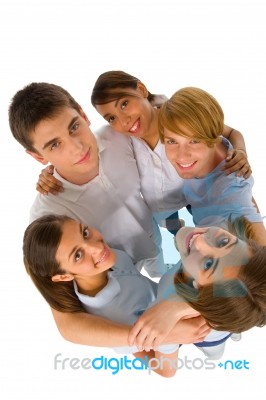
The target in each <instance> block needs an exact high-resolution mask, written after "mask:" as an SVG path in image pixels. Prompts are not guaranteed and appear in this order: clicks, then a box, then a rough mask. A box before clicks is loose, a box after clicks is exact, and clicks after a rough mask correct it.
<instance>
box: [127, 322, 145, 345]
mask: <svg viewBox="0 0 266 400" xmlns="http://www.w3.org/2000/svg"><path fill="white" fill-rule="evenodd" d="M141 327H142V325H140V324H139V323H135V325H133V327H132V329H131V331H130V332H129V335H128V344H129V346H133V345H134V344H135V341H136V337H137V336H138V334H139V333H140V331H141Z"/></svg>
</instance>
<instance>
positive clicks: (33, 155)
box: [26, 150, 48, 165]
mask: <svg viewBox="0 0 266 400" xmlns="http://www.w3.org/2000/svg"><path fill="white" fill-rule="evenodd" d="M26 153H27V154H29V155H30V156H32V157H33V158H35V160H37V161H38V162H40V163H41V164H43V165H46V164H48V161H47V160H45V158H43V157H42V156H41V155H40V154H38V153H34V152H33V151H29V150H26Z"/></svg>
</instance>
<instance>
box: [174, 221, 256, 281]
mask: <svg viewBox="0 0 266 400" xmlns="http://www.w3.org/2000/svg"><path fill="white" fill-rule="evenodd" d="M176 245H177V248H178V251H179V253H180V256H181V259H182V264H183V267H184V271H185V273H186V274H187V275H189V276H191V277H192V278H194V279H195V280H196V282H198V284H199V285H206V284H208V283H213V282H218V281H222V280H224V279H230V278H232V279H233V278H236V277H237V276H238V274H239V272H240V268H241V265H245V264H246V263H247V262H248V260H249V258H250V257H251V254H250V249H249V248H248V246H247V244H246V243H245V242H244V241H242V240H240V239H238V238H237V237H236V236H234V235H232V234H230V233H229V232H227V231H225V230H224V229H221V228H217V227H209V228H188V227H184V228H181V229H180V230H179V231H178V233H177V235H176Z"/></svg>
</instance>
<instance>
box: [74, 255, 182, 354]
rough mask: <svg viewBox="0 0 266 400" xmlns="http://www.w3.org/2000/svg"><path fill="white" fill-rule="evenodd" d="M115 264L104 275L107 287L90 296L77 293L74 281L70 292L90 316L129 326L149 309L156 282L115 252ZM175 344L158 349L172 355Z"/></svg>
mask: <svg viewBox="0 0 266 400" xmlns="http://www.w3.org/2000/svg"><path fill="white" fill-rule="evenodd" d="M115 253H116V256H117V259H116V264H115V266H114V267H113V268H112V270H110V272H108V282H107V285H106V286H105V287H104V288H103V289H102V290H101V291H100V292H98V293H97V294H96V296H94V297H90V296H88V295H85V294H82V293H79V291H78V287H77V284H76V282H75V281H73V283H74V289H75V292H76V295H77V296H78V298H79V300H80V302H81V303H82V304H83V306H84V308H85V310H86V311H87V312H88V313H90V314H94V315H98V316H101V317H104V318H108V319H110V320H112V321H115V322H118V323H121V324H127V325H133V324H134V323H135V322H136V320H137V319H138V317H139V316H140V315H141V314H142V313H143V312H144V311H145V310H146V309H147V308H149V307H150V306H151V305H152V303H153V302H154V301H155V299H156V294H157V283H155V282H153V281H152V280H150V279H149V278H146V277H145V276H143V275H142V274H141V273H140V272H139V271H137V269H136V268H135V267H134V265H133V263H132V261H131V259H130V258H129V257H128V255H127V254H126V253H125V252H123V251H119V250H115ZM177 349H178V345H175V344H174V345H163V346H160V348H159V350H160V351H161V352H163V353H172V352H174V351H175V350H177ZM115 350H116V351H117V352H118V353H135V352H137V351H138V349H137V347H135V346H131V347H130V346H128V347H116V348H115Z"/></svg>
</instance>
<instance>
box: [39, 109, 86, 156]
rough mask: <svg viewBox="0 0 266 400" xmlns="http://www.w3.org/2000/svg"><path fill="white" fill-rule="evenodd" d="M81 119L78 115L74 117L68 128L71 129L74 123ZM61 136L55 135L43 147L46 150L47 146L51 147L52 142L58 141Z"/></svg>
mask: <svg viewBox="0 0 266 400" xmlns="http://www.w3.org/2000/svg"><path fill="white" fill-rule="evenodd" d="M78 119H79V116H78V115H77V116H76V117H74V118H72V120H71V121H70V122H69V124H68V126H67V130H68V131H70V129H71V127H72V125H73V124H74V123H75V122H76V121H77V120H78ZM59 139H60V138H59V137H58V136H56V137H54V138H53V139H51V140H49V141H48V142H46V143H45V144H44V145H43V147H42V149H43V150H45V149H47V147H49V146H50V145H51V144H53V143H54V142H56V141H57V140H59Z"/></svg>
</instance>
